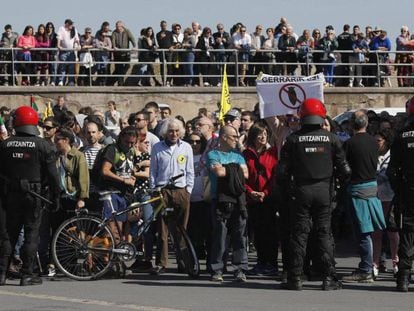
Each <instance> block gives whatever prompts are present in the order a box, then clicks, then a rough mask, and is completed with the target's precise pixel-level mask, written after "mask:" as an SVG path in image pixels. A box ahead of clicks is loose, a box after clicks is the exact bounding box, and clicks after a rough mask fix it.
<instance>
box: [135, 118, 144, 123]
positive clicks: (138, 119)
mask: <svg viewBox="0 0 414 311" xmlns="http://www.w3.org/2000/svg"><path fill="white" fill-rule="evenodd" d="M141 121H145V119H140V118H136V119H135V122H141Z"/></svg>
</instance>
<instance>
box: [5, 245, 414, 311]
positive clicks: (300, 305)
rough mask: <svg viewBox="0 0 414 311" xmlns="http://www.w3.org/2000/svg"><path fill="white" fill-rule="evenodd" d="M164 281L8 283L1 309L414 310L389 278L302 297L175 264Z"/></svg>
mask: <svg viewBox="0 0 414 311" xmlns="http://www.w3.org/2000/svg"><path fill="white" fill-rule="evenodd" d="M170 262H171V265H170V266H171V268H170V269H168V271H167V273H166V274H163V275H161V276H150V275H148V274H145V273H133V274H130V275H128V276H127V277H126V278H125V279H103V280H98V281H90V282H77V281H72V280H69V279H66V278H61V277H58V278H55V279H51V278H44V283H43V285H41V286H31V287H20V286H18V281H17V280H8V282H7V285H6V286H3V287H0V310H7V311H15V310H16V311H17V310H19V311H23V310H28V311H29V310H30V311H37V310H39V311H40V310H41V311H54V310H85V311H94V310H99V311H106V310H108V311H109V310H206V311H207V310H208V311H214V310H249V311H251V310H287V311H289V310H295V311H296V310H344V311H345V310H346V311H349V310H375V311H382V310H384V311H385V310H386V311H389V310H398V311H403V310H410V311H412V310H414V284H412V287H411V288H410V292H409V293H398V292H396V291H395V290H394V288H395V281H394V279H393V276H392V274H391V273H383V274H380V277H379V278H378V279H377V281H376V282H375V283H373V284H355V285H344V288H343V289H342V290H340V291H330V292H324V291H322V290H320V284H321V282H308V281H306V282H304V289H303V290H302V291H300V292H297V291H286V290H282V289H280V288H279V282H278V281H276V280H275V279H274V277H273V278H270V277H248V281H247V283H243V284H240V283H236V282H234V281H233V280H232V275H225V282H224V283H223V284H216V283H212V282H211V281H210V280H209V275H208V274H202V275H201V276H200V278H199V279H197V280H193V279H189V278H188V277H187V276H186V275H182V274H177V273H176V270H175V269H174V264H173V262H174V260H171V261H170ZM337 262H338V264H337V268H338V273H339V274H340V275H344V274H346V273H349V272H351V271H352V270H353V269H354V268H355V267H356V266H357V263H358V258H357V257H356V256H355V254H354V253H353V252H351V251H349V250H348V251H344V250H341V249H340V248H339V249H338V251H337Z"/></svg>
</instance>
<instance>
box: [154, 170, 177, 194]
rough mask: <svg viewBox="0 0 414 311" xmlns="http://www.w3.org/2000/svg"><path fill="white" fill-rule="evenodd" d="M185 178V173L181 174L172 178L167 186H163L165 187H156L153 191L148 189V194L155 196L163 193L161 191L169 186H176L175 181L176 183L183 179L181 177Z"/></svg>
mask: <svg viewBox="0 0 414 311" xmlns="http://www.w3.org/2000/svg"><path fill="white" fill-rule="evenodd" d="M183 176H184V173H181V174H178V175H175V176H173V177H171V178H170V179H169V181H168V183H167V184H165V185H163V186H157V187H155V188H153V189H148V190H147V192H148V193H149V194H154V193H158V192H161V190H162V189H163V188H165V187H168V186H172V185H174V181H176V180H177V179H178V178H181V177H183Z"/></svg>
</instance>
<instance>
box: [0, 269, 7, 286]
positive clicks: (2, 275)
mask: <svg viewBox="0 0 414 311" xmlns="http://www.w3.org/2000/svg"><path fill="white" fill-rule="evenodd" d="M2 285H6V272H0V286H2Z"/></svg>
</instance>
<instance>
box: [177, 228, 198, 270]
mask: <svg viewBox="0 0 414 311" xmlns="http://www.w3.org/2000/svg"><path fill="white" fill-rule="evenodd" d="M178 230H179V231H180V233H181V236H182V239H183V242H184V243H183V245H182V246H181V247H178V248H179V250H180V256H181V259H182V261H183V264H184V268H185V271H186V272H187V274H188V275H189V276H190V277H192V278H197V277H198V276H199V275H200V264H199V262H198V257H197V254H196V252H195V250H194V246H193V243H191V240H190V237H189V236H188V234H187V231H186V230H185V229H184V227H183V226H178ZM177 246H178V245H177Z"/></svg>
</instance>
